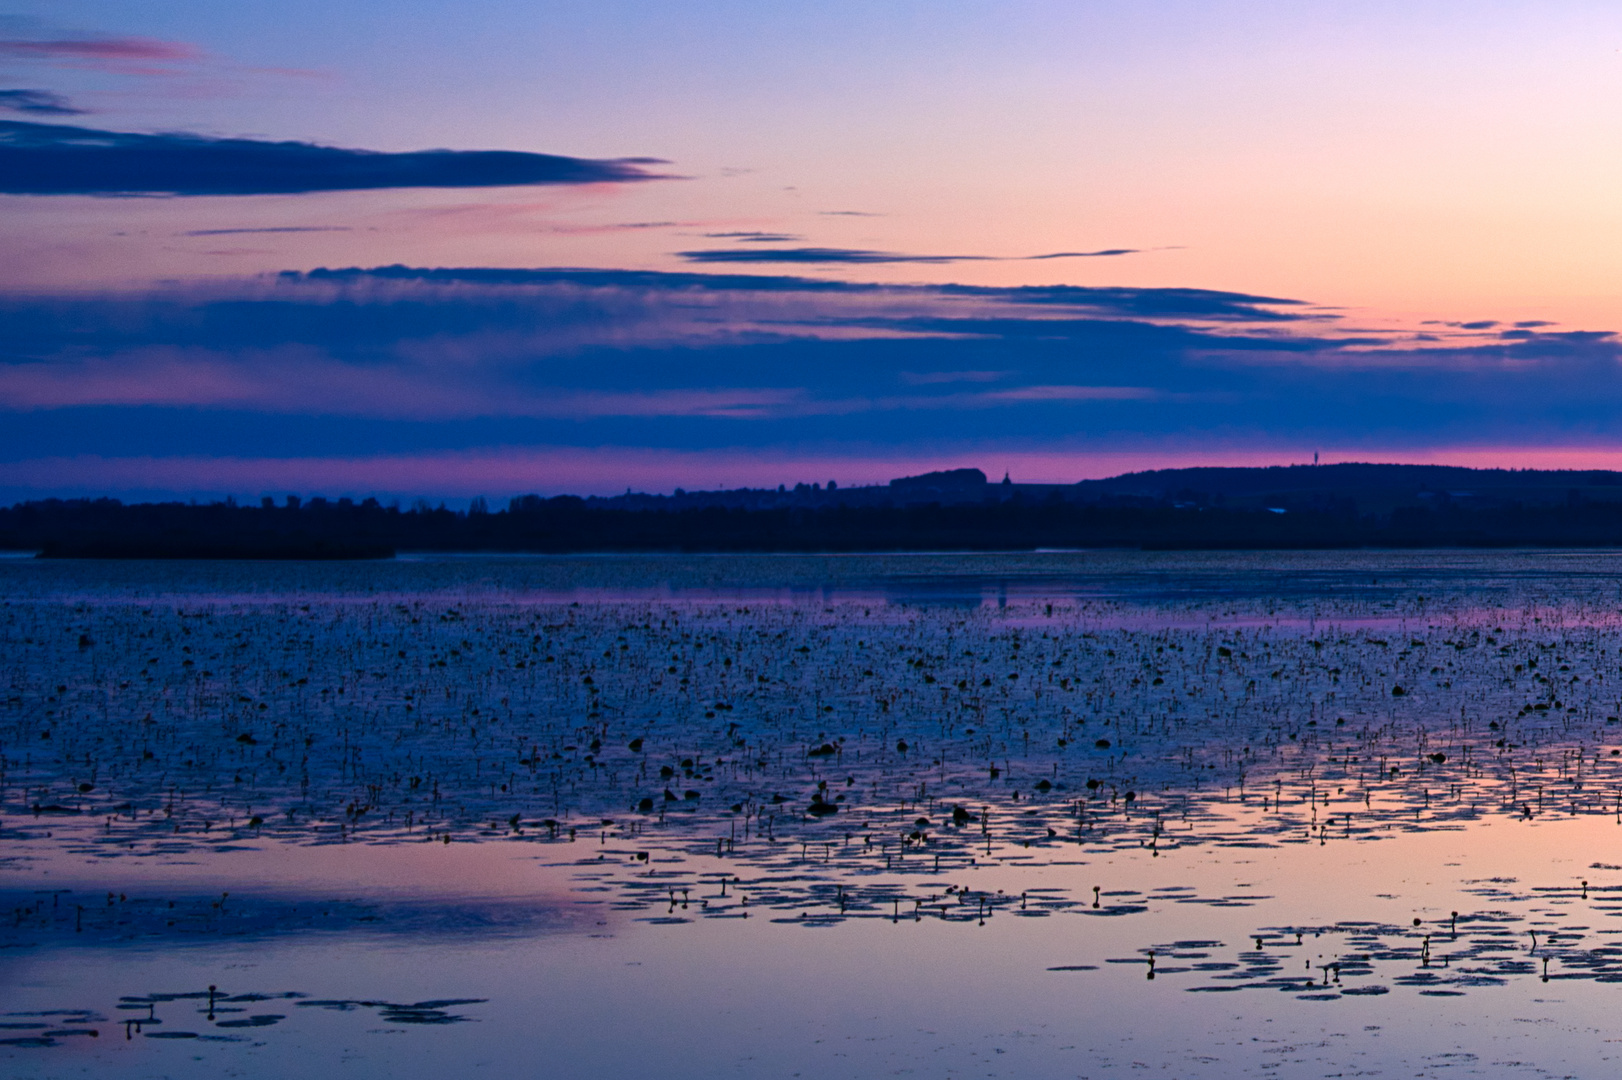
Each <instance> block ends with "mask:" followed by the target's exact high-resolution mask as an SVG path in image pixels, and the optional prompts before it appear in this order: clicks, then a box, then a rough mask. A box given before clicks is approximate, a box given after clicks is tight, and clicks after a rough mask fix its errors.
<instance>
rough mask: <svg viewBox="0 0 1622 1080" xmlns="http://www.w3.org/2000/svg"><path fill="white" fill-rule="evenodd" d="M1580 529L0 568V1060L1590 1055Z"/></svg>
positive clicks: (778, 1062)
mask: <svg viewBox="0 0 1622 1080" xmlns="http://www.w3.org/2000/svg"><path fill="white" fill-rule="evenodd" d="M1619 572H1622V554H1619V553H1609V552H1558V551H1539V552H1411V551H1405V552H1390V553H1385V552H1333V553H1278V552H1269V553H1232V554H1210V553H1193V554H1191V553H1167V554H1156V553H1122V552H1047V553H1035V554H1011V555H950V554H920V555H875V556H828V557H816V556H726V557H705V556H691V557H678V556H625V557H617V556H597V557H575V558H541V557H493V556H492V557H460V558H457V557H422V558H401V559H398V560H393V561H388V562H379V563H358V564H357V563H346V564H335V563H334V564H263V563H184V562H176V563H138V562H129V563H124V562H117V563H113V562H108V563H102V562H51V561H42V560H23V559H3V560H0V641H3V645H4V648H3V649H0V894H3V896H0V1014H3V1015H0V1061H3V1062H4V1071H5V1073H6V1074H7V1075H14V1076H19V1077H24V1076H26V1077H67V1076H74V1077H83V1076H94V1077H103V1076H105V1077H131V1078H135V1077H158V1076H164V1077H192V1076H196V1077H203V1076H208V1077H217V1076H220V1075H235V1076H243V1077H250V1078H251V1077H281V1076H288V1075H342V1076H354V1077H373V1076H376V1077H424V1078H427V1077H443V1076H447V1075H456V1076H463V1075H490V1076H496V1075H524V1076H529V1075H546V1076H569V1077H603V1078H609V1077H615V1078H618V1077H625V1076H636V1075H643V1074H647V1075H655V1074H657V1075H659V1076H661V1077H678V1078H686V1077H695V1078H696V1077H713V1076H737V1077H795V1076H804V1077H813V1076H815V1077H819V1078H824V1077H873V1076H880V1075H885V1076H888V1075H918V1076H931V1077H943V1076H944V1077H965V1078H967V1077H982V1076H984V1077H999V1076H1006V1077H1048V1076H1052V1077H1078V1076H1079V1077H1104V1076H1116V1075H1129V1074H1133V1075H1135V1074H1137V1073H1143V1074H1145V1075H1151V1076H1166V1077H1185V1076H1194V1075H1198V1076H1201V1077H1251V1076H1262V1077H1266V1076H1290V1077H1297V1076H1350V1075H1365V1076H1377V1075H1387V1076H1399V1075H1400V1076H1448V1075H1461V1076H1462V1075H1483V1076H1494V1077H1501V1076H1520V1075H1526V1076H1546V1075H1550V1074H1553V1075H1560V1076H1609V1075H1613V1074H1614V1072H1615V1070H1616V1066H1615V1064H1614V1063H1613V1062H1612V1058H1613V1057H1614V1056H1615V1055H1616V1048H1617V1046H1618V1045H1619V1044H1618V1043H1616V1042H1615V1041H1614V1039H1615V1036H1614V1034H1613V1031H1612V1029H1611V1027H1610V1019H1611V1014H1612V1012H1613V1006H1614V1005H1615V1003H1616V1002H1617V1001H1618V1000H1622V985H1619V984H1622V940H1619V939H1618V937H1617V935H1619V934H1622V722H1619V720H1618V718H1619V716H1622V573H1619ZM1613 985H1616V986H1617V988H1616V989H1613V988H1612V987H1613Z"/></svg>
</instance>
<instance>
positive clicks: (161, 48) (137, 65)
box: [0, 37, 206, 75]
mask: <svg viewBox="0 0 1622 1080" xmlns="http://www.w3.org/2000/svg"><path fill="white" fill-rule="evenodd" d="M0 58H7V59H12V60H35V61H39V62H42V63H47V64H54V65H56V66H58V67H74V68H90V69H92V70H95V71H108V72H113V73H115V74H119V75H175V74H178V73H179V72H180V71H181V70H183V69H188V68H189V67H190V66H192V65H195V64H198V63H200V62H202V61H203V60H205V59H206V56H205V54H204V53H203V51H202V50H201V49H199V48H197V47H196V46H195V45H189V44H186V43H185V42H179V41H159V40H157V39H156V38H144V37H79V38H55V39H49V40H37V39H29V38H0Z"/></svg>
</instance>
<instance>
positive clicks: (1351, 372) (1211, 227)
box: [0, 0, 1622, 501]
mask: <svg viewBox="0 0 1622 1080" xmlns="http://www.w3.org/2000/svg"><path fill="white" fill-rule="evenodd" d="M429 151H439V152H437V153H424V152H429ZM444 151H452V152H454V153H448V152H444ZM490 152H496V153H490ZM1619 191H1622V6H1618V5H1617V4H1615V3H1597V2H1594V3H1579V2H1567V0H1546V2H1543V3H1537V4H1533V3H1529V2H1506V0H1474V2H1471V3H1463V2H1451V0H1436V2H1425V3H1418V4H1416V3H1412V2H1409V3H1403V4H1398V3H1388V2H1384V0H1358V2H1356V3H1351V2H1346V3H1330V2H1314V0H1290V2H1284V0H1267V2H1263V0H1252V2H1235V0H1199V2H1181V0H1135V2H1129V0H1069V2H1064V3H1059V2H1051V3H1049V2H1020V0H1005V2H1000V3H996V4H991V3H961V2H955V0H931V2H929V3H910V2H884V3H878V4H874V3H854V2H847V0H821V2H818V3H815V4H810V3H772V4H762V3H743V2H710V0H688V2H684V3H681V4H656V3H649V2H614V0H593V2H591V3H550V2H544V0H525V2H521V3H520V2H507V0H479V2H476V3H466V2H463V3H450V2H427V0H390V2H388V3H382V2H374V0H345V2H344V3H341V4H333V3H315V2H311V0H279V2H277V3H274V4H272V3H263V2H258V0H233V2H230V3H220V2H219V0H210V2H203V0H118V2H112V0H105V2H89V0H50V2H49V3H46V2H12V3H10V4H9V5H6V6H4V7H0V255H3V257H0V500H5V501H14V500H16V499H24V498H35V497H42V496H47V495H82V494H112V495H116V496H119V497H123V498H135V497H153V496H165V497H167V496H174V495H179V496H193V497H213V496H218V495H224V494H234V495H237V496H239V497H254V496H257V495H260V494H280V493H284V492H298V493H326V494H334V495H338V494H353V495H365V494H378V495H380V496H385V497H387V496H394V497H402V498H403V497H414V496H418V495H422V496H429V497H439V498H446V499H450V500H457V499H465V498H467V497H469V496H472V495H479V494H482V495H486V496H489V497H492V498H501V497H504V496H507V495H511V494H516V493H521V492H529V491H538V492H541V493H546V494H552V493H558V492H564V491H573V492H582V493H584V492H613V491H623V490H625V489H626V488H627V487H633V488H637V489H639V490H653V491H668V490H670V489H671V488H673V487H675V486H678V485H679V486H685V487H688V488H702V487H714V486H727V487H731V486H739V485H744V484H749V485H765V484H770V485H772V486H775V485H776V484H777V483H779V482H787V483H790V484H792V483H794V482H796V481H801V480H803V481H808V482H809V481H813V480H815V481H825V480H828V479H836V480H838V481H839V482H840V483H841V484H856V483H866V482H881V481H884V480H887V479H889V478H890V477H892V476H896V475H900V474H902V473H904V472H909V471H922V470H926V469H930V468H941V467H954V466H960V465H975V466H979V467H981V468H983V469H985V470H986V471H987V472H988V473H993V474H995V475H997V476H1000V475H1001V473H1002V472H1003V471H1004V470H1005V469H1006V470H1010V471H1011V472H1012V473H1013V475H1014V478H1015V479H1021V480H1045V481H1069V480H1077V479H1081V478H1084V477H1095V476H1102V475H1109V474H1112V473H1116V472H1121V471H1125V470H1128V469H1136V468H1149V467H1157V466H1163V465H1164V466H1171V465H1186V464H1195V463H1201V464H1255V463H1289V462H1299V461H1306V460H1311V457H1312V454H1313V453H1314V452H1315V451H1316V452H1320V453H1321V454H1322V455H1323V459H1324V460H1381V461H1435V462H1449V463H1456V464H1469V465H1502V466H1527V465H1551V466H1559V467H1619V466H1622V368H1619V360H1622V344H1619V342H1618V340H1617V339H1616V338H1614V337H1613V336H1612V333H1611V332H1612V331H1613V330H1622V199H1619V198H1618V194H1617V193H1618V192H1619ZM381 268H393V269H381ZM500 270H507V271H513V272H511V273H497V272H496V271H500Z"/></svg>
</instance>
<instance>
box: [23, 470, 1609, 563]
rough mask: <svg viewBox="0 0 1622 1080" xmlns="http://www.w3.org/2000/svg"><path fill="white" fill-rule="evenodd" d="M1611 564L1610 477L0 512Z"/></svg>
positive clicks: (612, 543) (506, 535)
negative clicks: (1546, 555)
mask: <svg viewBox="0 0 1622 1080" xmlns="http://www.w3.org/2000/svg"><path fill="white" fill-rule="evenodd" d="M1614 547H1622V473H1614V472H1607V471H1598V470H1596V471H1537V470H1522V471H1510V470H1497V469H1492V470H1471V469H1456V468H1442V467H1439V466H1419V465H1326V466H1323V467H1321V468H1320V467H1317V466H1292V467H1287V468H1267V469H1214V468H1213V469H1181V470H1163V471H1160V472H1151V473H1137V474H1132V475H1128V476H1121V477H1115V478H1113V479H1111V480H1093V481H1084V482H1082V483H1079V484H1070V485H1060V484H1015V483H1012V482H1010V481H1008V480H1006V479H1005V480H1004V481H1003V482H1002V483H988V482H987V479H986V477H985V474H984V473H982V472H980V471H979V470H978V469H957V470H952V471H950V472H941V473H930V474H927V475H925V476H918V477H907V478H903V479H900V480H895V481H892V482H890V483H889V484H887V485H873V486H869V487H857V488H840V487H837V485H834V484H831V483H830V484H829V485H828V486H827V487H826V488H824V487H822V486H821V485H816V484H812V485H806V484H799V485H796V486H795V487H794V488H792V489H790V488H787V487H786V486H784V487H779V488H777V489H775V490H773V489H737V490H724V491H707V492H703V491H701V492H687V491H682V490H680V489H677V491H676V492H675V493H674V494H673V495H668V496H666V495H638V494H626V495H623V496H613V497H609V498H600V497H589V498H580V497H577V496H572V495H561V496H556V497H552V498H543V497H541V496H537V495H525V496H522V497H519V498H515V499H513V500H511V501H510V502H509V504H508V505H507V507H506V508H505V509H498V510H494V511H492V510H490V509H489V508H488V507H487V506H486V505H485V503H484V500H482V499H477V500H474V502H473V504H472V505H471V506H470V507H469V508H468V509H467V510H465V511H464V510H449V509H446V508H445V507H444V506H440V507H438V508H437V509H436V508H433V507H430V506H429V505H428V504H426V503H422V502H419V503H418V505H417V506H415V507H412V508H409V509H401V508H400V507H398V506H383V505H381V504H380V503H378V501H377V500H375V499H366V500H364V501H361V502H355V501H353V500H351V499H347V498H340V499H337V500H327V499H324V498H310V499H300V498H298V497H295V496H288V497H287V498H286V500H285V501H284V502H280V503H278V502H275V501H274V500H272V499H269V498H266V499H263V500H261V501H260V502H259V504H258V505H240V504H237V503H236V502H234V501H231V500H226V501H224V502H216V503H207V504H197V503H179V502H173V503H136V504H124V503H121V502H119V501H118V500H115V499H78V500H60V499H47V500H41V501H36V502H27V503H19V504H17V505H15V506H12V507H7V508H0V550H12V551H26V552H37V553H38V554H39V557H41V558H47V559H244V560H246V559H265V560H322V561H327V560H364V559H387V558H391V557H393V556H394V555H395V553H396V552H401V551H417V552H425V553H452V552H464V553H475V552H491V553H494V552H510V553H515V554H517V553H529V554H587V553H599V554H615V553H635V552H645V553H672V554H674V553H687V554H694V553H701V552H703V553H713V554H731V553H736V554H743V553H774V552H780V553H803V554H811V553H881V552H906V551H935V552H948V551H951V552H991V551H1002V552H1015V551H1034V550H1037V549H1045V548H1053V549H1129V550H1146V551H1312V550H1358V549H1367V548H1389V549H1414V548H1474V549H1482V550H1495V549H1504V548H1614Z"/></svg>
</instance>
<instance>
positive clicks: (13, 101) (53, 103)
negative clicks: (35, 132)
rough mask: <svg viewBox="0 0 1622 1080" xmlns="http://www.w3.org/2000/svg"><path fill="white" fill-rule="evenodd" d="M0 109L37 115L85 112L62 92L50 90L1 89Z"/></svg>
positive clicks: (73, 114) (63, 114)
mask: <svg viewBox="0 0 1622 1080" xmlns="http://www.w3.org/2000/svg"><path fill="white" fill-rule="evenodd" d="M0 109H3V110H5V111H6V112H20V113H33V114H34V115H36V116H78V115H80V114H82V113H83V112H84V110H83V109H75V108H74V107H73V106H72V105H70V104H69V103H68V99H67V98H65V97H63V96H62V95H61V94H53V93H51V92H50V91H49V90H0Z"/></svg>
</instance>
